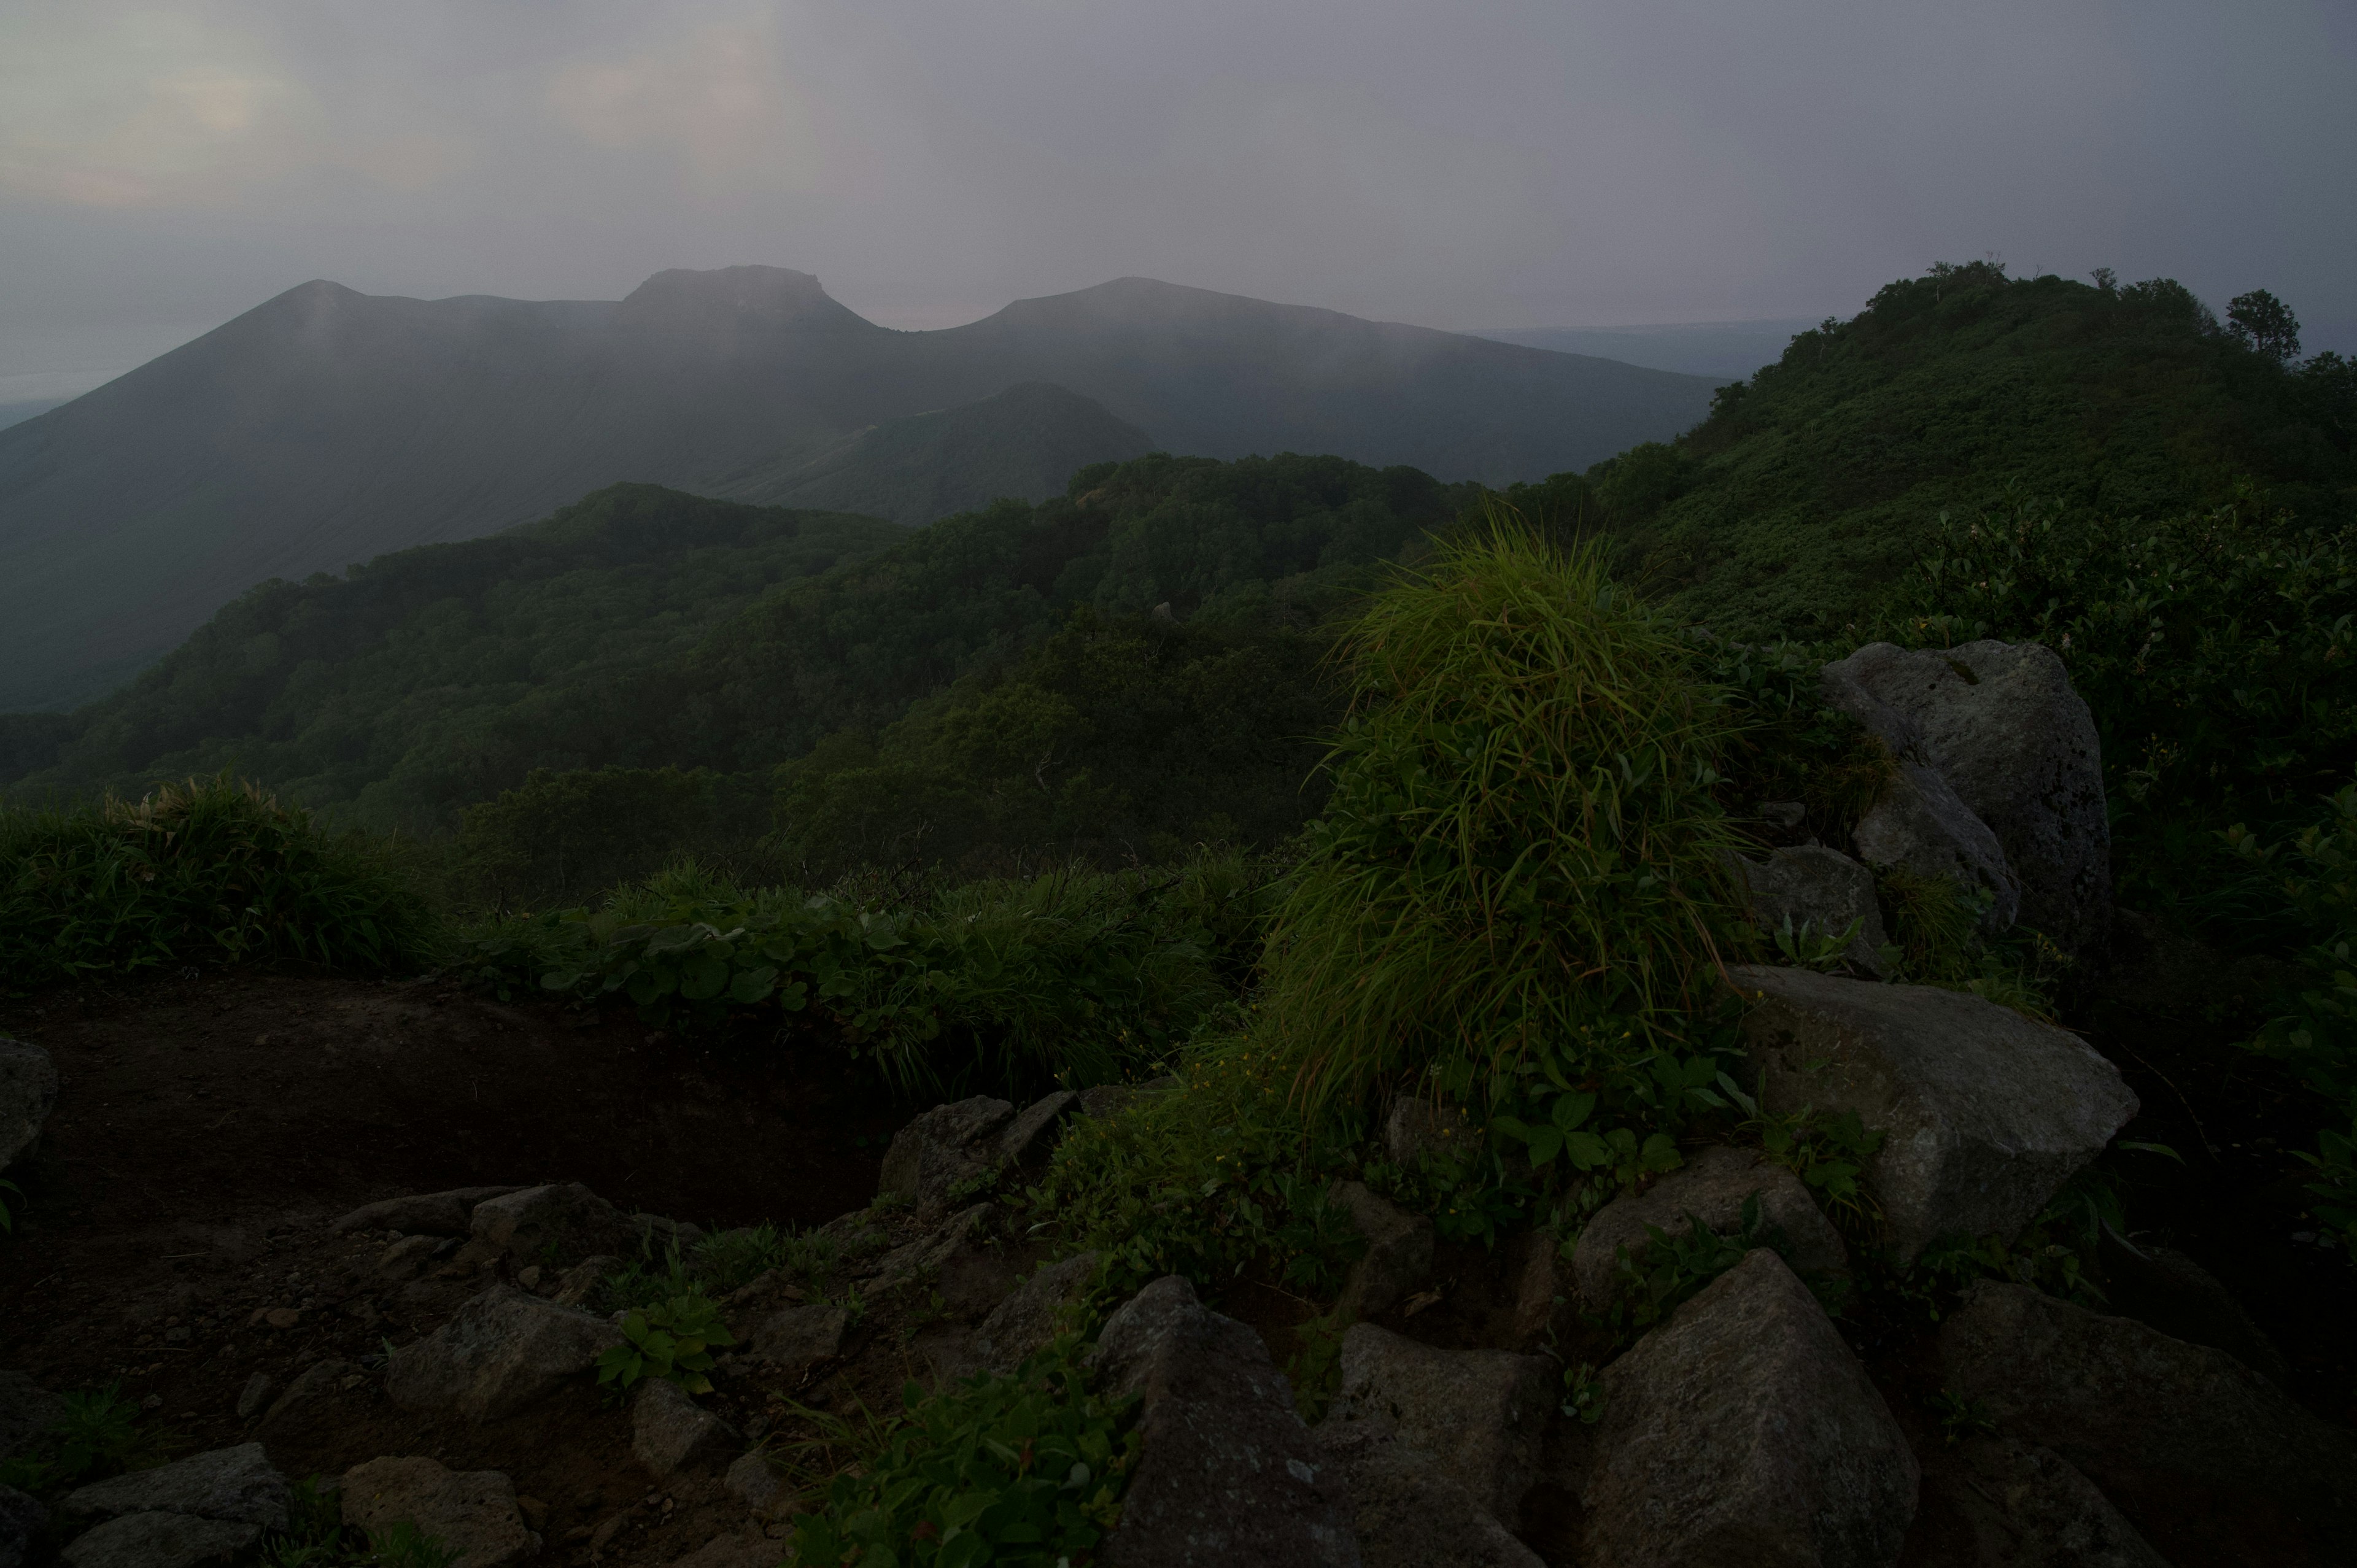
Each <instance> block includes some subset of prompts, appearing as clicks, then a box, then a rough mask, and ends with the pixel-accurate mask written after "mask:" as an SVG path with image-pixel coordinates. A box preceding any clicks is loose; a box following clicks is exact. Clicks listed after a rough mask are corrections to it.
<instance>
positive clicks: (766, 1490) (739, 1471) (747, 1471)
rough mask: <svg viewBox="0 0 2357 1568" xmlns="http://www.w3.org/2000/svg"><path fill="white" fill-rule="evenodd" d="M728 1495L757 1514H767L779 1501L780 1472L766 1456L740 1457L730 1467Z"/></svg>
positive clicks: (727, 1482) (747, 1455)
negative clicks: (772, 1505)
mask: <svg viewBox="0 0 2357 1568" xmlns="http://www.w3.org/2000/svg"><path fill="white" fill-rule="evenodd" d="M724 1485H726V1487H727V1488H728V1495H729V1496H730V1497H732V1498H736V1499H737V1501H738V1502H740V1503H743V1504H744V1505H745V1506H746V1507H747V1508H748V1509H752V1510H753V1511H754V1512H755V1513H757V1514H760V1513H767V1512H769V1510H770V1504H772V1503H774V1502H776V1501H777V1500H778V1491H779V1487H778V1472H777V1470H776V1469H775V1467H773V1466H771V1465H770V1456H769V1455H766V1454H743V1455H738V1456H737V1461H736V1463H734V1464H732V1465H730V1466H728V1476H727V1479H726V1482H725V1483H724Z"/></svg>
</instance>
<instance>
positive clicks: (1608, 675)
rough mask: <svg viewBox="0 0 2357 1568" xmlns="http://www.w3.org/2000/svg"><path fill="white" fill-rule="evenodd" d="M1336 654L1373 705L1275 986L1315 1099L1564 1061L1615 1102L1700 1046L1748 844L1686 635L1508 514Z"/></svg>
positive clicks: (1281, 937) (1279, 1032) (1435, 1087)
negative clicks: (1740, 857) (1731, 884)
mask: <svg viewBox="0 0 2357 1568" xmlns="http://www.w3.org/2000/svg"><path fill="white" fill-rule="evenodd" d="M1339 653H1340V657H1341V658H1342V660H1344V661H1345V663H1346V667H1347V669H1348V671H1350V673H1351V676H1352V677H1353V678H1354V680H1355V682H1356V688H1357V696H1356V698H1355V702H1354V710H1353V713H1352V715H1351V718H1350V720H1349V721H1348V723H1347V724H1346V726H1345V728H1344V730H1343V732H1342V734H1341V736H1340V739H1339V740H1337V742H1336V743H1335V745H1334V746H1333V749H1332V751H1331V753H1330V754H1329V757H1328V761H1327V766H1328V767H1329V769H1330V770H1331V772H1332V776H1333V780H1334V790H1333V794H1332V796H1331V798H1330V800H1329V803H1328V805H1327V808H1326V811H1325V814H1324V816H1323V817H1322V818H1321V819H1320V820H1319V821H1318V822H1317V823H1316V824H1314V825H1313V828H1312V830H1311V838H1310V848H1309V853H1308V856H1307V857H1306V859H1305V861H1304V862H1303V864H1302V865H1301V866H1300V868H1299V870H1298V871H1297V874H1296V875H1295V878H1294V882H1293V886H1292V887H1291V889H1290V891H1289V893H1288V896H1287V897H1286V902H1285V904H1284V905H1283V907H1282V908H1281V910H1280V912H1279V914H1278V916H1277V918H1276V920H1275V928H1274V930H1273V933H1272V936H1271V940H1270V942H1269V947H1268V951H1267V958H1266V967H1265V989H1264V991H1263V993H1262V999H1261V1005H1262V1007H1263V1009H1264V1011H1265V1021H1266V1023H1267V1025H1268V1026H1270V1027H1272V1028H1273V1030H1274V1034H1273V1036H1271V1037H1272V1039H1273V1040H1274V1041H1275V1043H1276V1044H1277V1045H1278V1046H1279V1047H1280V1048H1281V1049H1283V1050H1284V1051H1286V1053H1287V1054H1288V1056H1289V1058H1290V1059H1291V1060H1292V1061H1293V1062H1294V1063H1295V1070H1296V1074H1297V1077H1296V1084H1297V1091H1298V1092H1299V1093H1300V1094H1301V1095H1302V1097H1303V1099H1304V1101H1305V1103H1306V1104H1307V1105H1308V1106H1309V1107H1311V1108H1313V1109H1314V1108H1332V1107H1336V1106H1340V1105H1343V1104H1348V1103H1354V1102H1359V1101H1364V1100H1365V1099H1367V1098H1368V1097H1369V1096H1370V1095H1371V1094H1374V1093H1379V1092H1395V1091H1408V1090H1423V1091H1426V1092H1432V1091H1438V1092H1442V1093H1447V1094H1450V1095H1453V1096H1469V1097H1471V1098H1474V1099H1477V1100H1480V1101H1484V1102H1485V1103H1488V1104H1491V1105H1493V1106H1495V1105H1499V1104H1501V1103H1503V1102H1505V1101H1509V1100H1512V1099H1513V1098H1514V1095H1515V1090H1514V1087H1513V1086H1514V1083H1515V1081H1516V1080H1517V1079H1520V1078H1521V1077H1523V1076H1525V1075H1527V1074H1529V1073H1532V1072H1535V1071H1538V1070H1539V1069H1540V1067H1541V1066H1542V1065H1544V1067H1545V1068H1546V1069H1547V1072H1548V1076H1549V1077H1550V1078H1555V1079H1557V1080H1558V1082H1559V1083H1560V1084H1562V1085H1564V1086H1566V1087H1570V1086H1577V1085H1580V1084H1582V1083H1587V1084H1592V1085H1594V1086H1595V1087H1596V1088H1598V1089H1599V1090H1603V1091H1604V1092H1605V1094H1606V1098H1607V1101H1608V1103H1609V1101H1611V1100H1612V1099H1613V1098H1614V1095H1613V1093H1612V1089H1613V1085H1614V1082H1615V1081H1616V1080H1619V1079H1635V1078H1638V1077H1640V1076H1641V1074H1640V1069H1643V1068H1647V1067H1649V1066H1650V1065H1651V1064H1652V1063H1653V1062H1655V1061H1656V1060H1657V1059H1659V1060H1661V1061H1663V1062H1668V1061H1671V1060H1674V1059H1678V1058H1691V1057H1692V1056H1693V1055H1694V1053H1695V1051H1696V1050H1697V1049H1698V1048H1699V1047H1698V1045H1697V1042H1698V1039H1699V1037H1700V1035H1701V1032H1702V1031H1703V1030H1704V1029H1705V1028H1706V1026H1707V1025H1706V1020H1707V1019H1708V1018H1709V1017H1711V1016H1713V1015H1715V1014H1716V1012H1717V1005H1716V1001H1715V993H1714V991H1713V983H1714V980H1715V976H1716V972H1717V942H1716V940H1715V938H1714V929H1715V928H1716V927H1717V924H1718V922H1719V921H1721V920H1722V919H1723V918H1725V916H1726V914H1727V899H1728V897H1729V895H1728V893H1727V888H1726V886H1725V882H1724V878H1725V875H1726V873H1725V872H1724V870H1723V869H1722V866H1723V861H1722V858H1721V857H1722V855H1723V854H1724V852H1725V851H1727V850H1728V849H1729V848H1731V847H1732V846H1733V844H1734V843H1735V838H1734V833H1733V832H1732V830H1731V828H1730V827H1729V825H1728V823H1727V821H1726V819H1725V818H1724V817H1723V815H1722V814H1721V812H1720V811H1719V808H1718V807H1717V804H1716V803H1715V802H1714V801H1713V800H1712V796H1711V790H1712V787H1713V785H1714V784H1715V783H1716V782H1717V778H1718V776H1717V772H1716V765H1717V761H1718V759H1719V757H1720V755H1721V752H1722V748H1723V747H1724V746H1725V745H1726V743H1727V737H1728V734H1729V728H1730V723H1729V720H1728V719H1727V716H1726V710H1725V708H1724V707H1723V705H1722V704H1721V703H1719V701H1718V700H1717V699H1718V696H1719V695H1720V693H1717V691H1716V689H1715V688H1713V687H1712V686H1710V685H1709V684H1708V683H1706V682H1705V681H1704V680H1702V679H1701V677H1700V676H1699V674H1698V673H1697V671H1696V668H1695V662H1694V659H1695V655H1694V654H1693V652H1692V651H1691V644H1690V643H1689V642H1687V640H1686V639H1684V638H1682V637H1681V635H1680V634H1679V631H1678V628H1676V626H1675V625H1674V623H1673V622H1671V621H1670V620H1668V619H1666V618H1662V617H1660V616H1658V615H1656V614H1655V613H1654V612H1653V611H1652V610H1651V609H1649V608H1648V607H1646V606H1645V605H1643V604H1642V603H1641V602H1640V601H1639V600H1638V599H1637V598H1636V597H1634V596H1631V594H1629V593H1628V592H1627V591H1625V590H1624V589H1622V588H1620V587H1618V586H1616V585H1614V584H1613V583H1612V582H1611V581H1610V580H1609V577H1608V575H1607V573H1606V570H1605V565H1604V559H1603V556H1602V554H1601V553H1600V552H1599V551H1598V549H1597V548H1596V547H1595V546H1594V545H1592V544H1579V545H1574V546H1571V547H1568V548H1565V547H1559V546H1557V545H1555V544H1553V543H1550V542H1546V541H1545V540H1544V539H1542V538H1541V537H1539V536H1538V535H1537V533H1536V532H1534V531H1533V530H1531V529H1528V528H1527V527H1525V526H1523V524H1522V523H1521V521H1520V520H1519V519H1518V518H1516V517H1515V516H1514V515H1513V514H1512V512H1510V511H1506V510H1502V509H1499V510H1492V512H1491V514H1490V515H1489V517H1488V518H1487V520H1486V521H1485V522H1483V523H1482V524H1481V525H1480V526H1478V527H1477V528H1475V529H1474V530H1472V531H1470V532H1468V533H1466V534H1464V535H1461V536H1460V537H1458V539H1456V540H1454V541H1453V542H1449V543H1448V544H1446V545H1445V546H1444V547H1443V548H1442V549H1441V551H1440V552H1439V553H1438V554H1437V557H1436V559H1435V560H1434V561H1433V562H1432V563H1431V564H1430V565H1429V566H1428V568H1427V569H1426V570H1425V571H1423V572H1421V573H1420V574H1417V575H1415V576H1412V577H1407V578H1404V579H1403V580H1401V581H1400V582H1398V583H1397V584H1395V585H1394V586H1392V587H1391V588H1389V589H1388V590H1386V591H1385V592H1384V593H1383V594H1382V595H1380V596H1378V597H1377V598H1375V599H1374V600H1373V601H1372V603H1371V604H1370V606H1369V607H1367V609H1366V610H1365V611H1364V612H1363V613H1362V614H1361V616H1360V617H1359V618H1357V619H1356V620H1355V621H1354V622H1353V623H1352V624H1351V625H1350V626H1349V627H1348V628H1346V630H1345V632H1344V635H1343V637H1342V639H1341V641H1340V645H1339ZM1662 1081H1663V1082H1664V1083H1667V1082H1668V1081H1670V1080H1669V1079H1668V1077H1667V1076H1666V1075H1665V1076H1663V1079H1662Z"/></svg>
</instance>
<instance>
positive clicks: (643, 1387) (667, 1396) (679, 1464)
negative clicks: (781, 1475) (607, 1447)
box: [630, 1378, 736, 1476]
mask: <svg viewBox="0 0 2357 1568" xmlns="http://www.w3.org/2000/svg"><path fill="white" fill-rule="evenodd" d="M735 1436H736V1434H735V1433H733V1432H731V1431H729V1430H728V1426H727V1423H725V1422H723V1421H722V1420H721V1419H720V1418H719V1417H718V1416H716V1415H715V1414H713V1413H712V1412H710V1411H708V1410H706V1409H705V1408H704V1407H703V1406H702V1405H700V1404H697V1403H696V1402H695V1401H694V1400H693V1399H690V1398H689V1397H688V1393H687V1391H686V1390H685V1389H683V1388H681V1387H680V1386H679V1385H678V1384H677V1383H674V1382H673V1381H672V1380H670V1379H668V1378H649V1379H647V1380H645V1381H644V1382H641V1383H640V1385H639V1391H638V1392H637V1394H636V1395H635V1396H633V1397H632V1399H631V1401H630V1454H631V1456H632V1457H633V1458H635V1459H637V1460H638V1462H639V1463H640V1464H641V1465H644V1466H646V1467H647V1468H648V1469H650V1470H651V1471H653V1472H654V1473H655V1474H656V1475H658V1476H669V1475H672V1474H673V1472H675V1471H678V1470H681V1469H683V1468H685V1467H686V1466H690V1465H693V1464H694V1463H696V1462H697V1461H698V1460H701V1459H708V1458H711V1457H713V1456H714V1455H717V1454H718V1453H719V1452H720V1450H721V1449H722V1448H723V1447H724V1446H726V1444H728V1443H730V1442H731V1441H732V1440H733V1439H734V1438H735Z"/></svg>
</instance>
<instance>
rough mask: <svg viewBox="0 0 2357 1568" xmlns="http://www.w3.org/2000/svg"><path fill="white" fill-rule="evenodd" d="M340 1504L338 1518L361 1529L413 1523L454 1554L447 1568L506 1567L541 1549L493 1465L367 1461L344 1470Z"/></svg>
mask: <svg viewBox="0 0 2357 1568" xmlns="http://www.w3.org/2000/svg"><path fill="white" fill-rule="evenodd" d="M343 1508H344V1522H345V1523H346V1524H349V1525H357V1526H359V1527H360V1528H361V1529H362V1530H385V1529H387V1528H389V1527H390V1526H392V1525H395V1524H399V1523H402V1522H404V1521H407V1522H408V1523H411V1524H414V1525H415V1526H416V1527H417V1530H418V1532H419V1533H420V1534H422V1535H429V1536H432V1537H433V1538H434V1539H435V1540H436V1541H440V1542H441V1543H442V1544H443V1545H444V1546H445V1547H447V1548H448V1549H449V1550H450V1551H452V1552H457V1554H458V1556H457V1562H456V1563H453V1564H452V1568H507V1565H508V1564H509V1563H522V1562H523V1561H525V1560H526V1559H527V1558H531V1557H536V1556H538V1555H539V1554H540V1544H541V1542H540V1537H539V1536H537V1535H535V1534H533V1532H532V1530H530V1529H529V1528H527V1527H526V1526H525V1524H524V1521H523V1512H522V1509H519V1508H518V1507H517V1506H516V1494H515V1484H514V1483H513V1482H512V1481H511V1480H509V1479H508V1477H506V1476H504V1475H502V1474H500V1472H499V1471H497V1470H451V1469H448V1468H447V1467H445V1466H443V1465H442V1464H441V1463H440V1462H439V1461H437V1460H433V1459H428V1458H425V1457H423V1456H417V1455H413V1456H409V1457H402V1458H384V1459H371V1460H370V1461H369V1462H368V1463H367V1464H365V1465H355V1466H352V1467H351V1468H350V1470H347V1471H345V1472H344V1484H343Z"/></svg>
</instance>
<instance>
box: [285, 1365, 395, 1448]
mask: <svg viewBox="0 0 2357 1568" xmlns="http://www.w3.org/2000/svg"><path fill="white" fill-rule="evenodd" d="M367 1378H368V1374H367V1373H366V1372H365V1371H363V1370H362V1369H361V1367H360V1365H359V1364H358V1363H356V1362H352V1361H317V1362H314V1363H313V1364H312V1365H310V1366H308V1367H307V1368H305V1369H303V1375H302V1376H300V1377H298V1378H296V1380H294V1381H293V1382H291V1383H289V1384H287V1385H286V1391H285V1392H284V1393H282V1394H280V1395H279V1396H278V1397H277V1398H276V1399H274V1400H273V1401H272V1402H270V1408H269V1410H268V1411H266V1412H264V1414H263V1417H262V1425H261V1427H260V1428H259V1430H260V1432H261V1434H262V1435H263V1436H264V1437H266V1438H268V1439H269V1440H270V1441H271V1442H273V1443H274V1444H287V1443H291V1442H296V1441H298V1440H303V1439H310V1438H316V1437H321V1436H327V1435H329V1434H333V1433H334V1432H335V1431H336V1430H337V1429H339V1428H340V1427H343V1426H346V1425H349V1424H350V1417H351V1401H350V1397H349V1396H350V1394H351V1393H353V1392H357V1391H359V1390H360V1389H361V1387H362V1386H363V1384H364V1383H365V1382H366V1380H367ZM347 1385H349V1388H348V1387H347Z"/></svg>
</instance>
